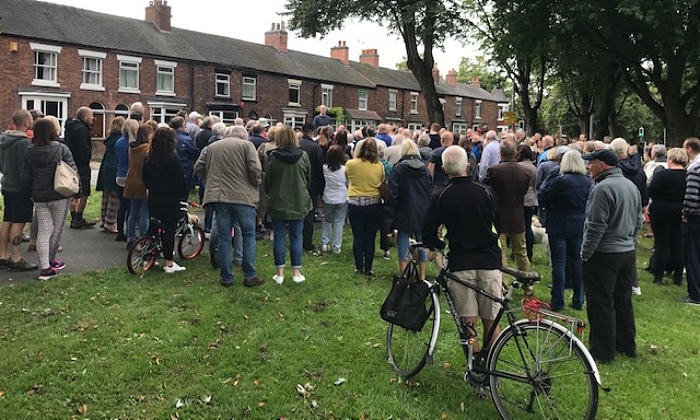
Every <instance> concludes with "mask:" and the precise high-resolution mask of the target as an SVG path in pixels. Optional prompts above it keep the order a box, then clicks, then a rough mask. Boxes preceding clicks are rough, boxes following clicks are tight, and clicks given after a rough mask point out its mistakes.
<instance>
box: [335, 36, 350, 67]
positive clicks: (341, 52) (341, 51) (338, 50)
mask: <svg viewBox="0 0 700 420" xmlns="http://www.w3.org/2000/svg"><path fill="white" fill-rule="evenodd" d="M348 51H349V49H348V47H347V45H345V41H342V42H341V41H338V46H337V47H333V48H331V58H333V59H335V60H338V61H340V62H341V63H343V64H345V65H346V66H347V65H348V63H349V62H350V58H349V54H348Z"/></svg>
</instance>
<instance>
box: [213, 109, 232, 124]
mask: <svg viewBox="0 0 700 420" xmlns="http://www.w3.org/2000/svg"><path fill="white" fill-rule="evenodd" d="M238 115H239V114H238V111H228V110H223V109H214V110H211V111H209V116H210V117H211V116H215V117H219V118H220V119H221V122H222V123H224V124H226V125H233V123H234V121H235V120H236V118H238Z"/></svg>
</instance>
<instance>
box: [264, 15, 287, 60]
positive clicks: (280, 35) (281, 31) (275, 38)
mask: <svg viewBox="0 0 700 420" xmlns="http://www.w3.org/2000/svg"><path fill="white" fill-rule="evenodd" d="M265 45H267V46H269V47H272V48H274V49H276V50H277V51H279V52H283V53H286V52H287V29H286V28H285V24H284V21H283V22H282V23H273V24H272V27H271V28H270V30H269V31H267V32H265Z"/></svg>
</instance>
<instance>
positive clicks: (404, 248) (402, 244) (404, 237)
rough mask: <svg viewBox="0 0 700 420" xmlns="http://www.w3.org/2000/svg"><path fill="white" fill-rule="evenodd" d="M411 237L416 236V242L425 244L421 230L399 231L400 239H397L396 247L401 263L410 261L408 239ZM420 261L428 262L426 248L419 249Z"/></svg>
mask: <svg viewBox="0 0 700 420" xmlns="http://www.w3.org/2000/svg"><path fill="white" fill-rule="evenodd" d="M411 235H413V236H415V239H416V241H418V242H423V232H421V231H420V230H419V231H416V232H406V231H402V230H399V234H398V237H397V238H396V247H397V248H398V250H399V261H408V239H409V238H410V237H411ZM418 261H420V262H425V261H428V250H427V249H426V248H419V249H418Z"/></svg>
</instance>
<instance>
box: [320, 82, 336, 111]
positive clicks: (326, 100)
mask: <svg viewBox="0 0 700 420" xmlns="http://www.w3.org/2000/svg"><path fill="white" fill-rule="evenodd" d="M321 104H323V105H325V106H326V107H327V108H332V107H333V85H327V84H325V83H322V84H321Z"/></svg>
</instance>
